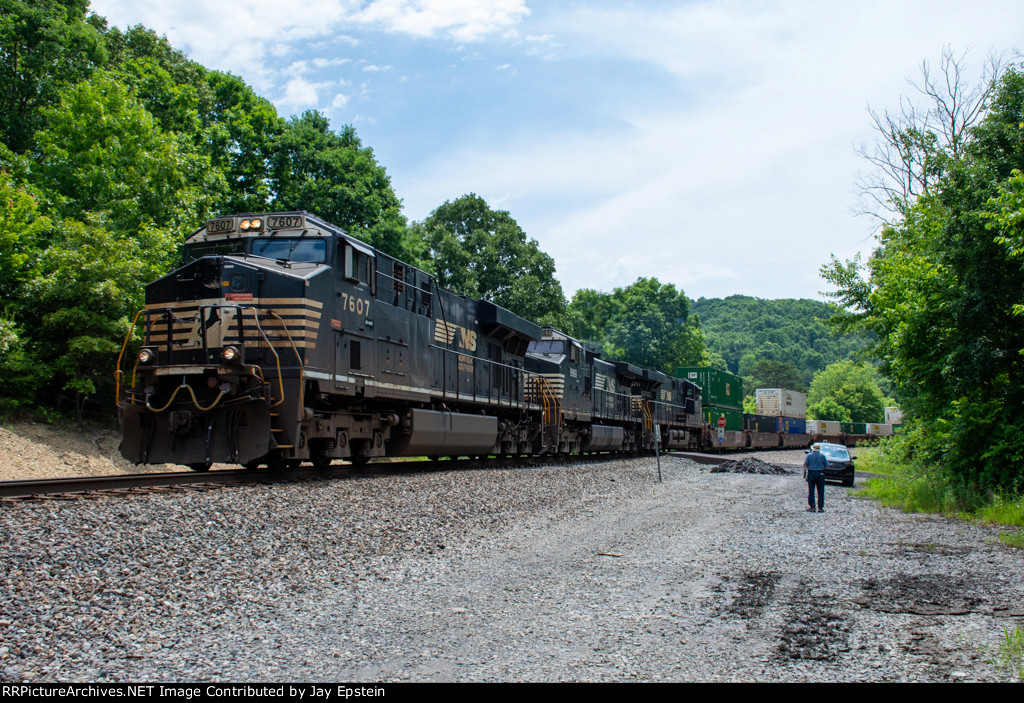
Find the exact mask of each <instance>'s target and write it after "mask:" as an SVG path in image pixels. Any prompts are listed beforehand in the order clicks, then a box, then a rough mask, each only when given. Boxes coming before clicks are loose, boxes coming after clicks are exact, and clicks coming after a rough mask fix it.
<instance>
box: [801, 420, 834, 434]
mask: <svg viewBox="0 0 1024 703" xmlns="http://www.w3.org/2000/svg"><path fill="white" fill-rule="evenodd" d="M842 431H843V430H842V428H841V427H840V426H839V423H838V422H836V421H835V420H808V421H807V432H808V434H818V435H824V436H838V435H839V434H840V433H841V432H842Z"/></svg>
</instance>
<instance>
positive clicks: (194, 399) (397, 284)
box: [115, 212, 703, 471]
mask: <svg viewBox="0 0 1024 703" xmlns="http://www.w3.org/2000/svg"><path fill="white" fill-rule="evenodd" d="M140 318H141V324H142V329H143V337H142V347H141V349H140V350H139V352H138V354H137V355H136V356H135V359H134V361H133V362H132V361H130V360H129V359H127V358H126V356H125V353H126V350H127V348H128V344H129V341H130V338H131V333H130V334H129V337H128V338H126V339H125V344H124V345H123V346H122V351H121V357H120V358H119V359H118V368H117V371H116V373H115V375H116V378H117V383H118V405H119V408H120V411H121V415H122V422H123V439H122V443H121V453H122V455H123V456H124V457H125V458H126V459H128V460H130V461H132V462H134V463H136V464H140V463H143V464H162V463H174V464H184V465H187V466H189V467H191V468H192V469H194V470H197V471H205V470H207V469H209V468H210V466H211V464H213V463H227V464H242V465H245V466H247V467H250V468H252V467H256V466H258V465H261V464H263V465H266V466H268V467H270V468H281V467H284V466H289V465H295V464H298V463H300V462H303V461H308V462H311V463H312V464H313V465H315V466H317V467H326V466H329V465H330V464H331V462H333V461H334V460H341V459H344V460H348V461H351V462H352V463H355V464H364V463H366V462H367V461H368V460H369V459H371V458H373V457H384V456H398V457H401V456H428V457H431V458H438V457H442V456H451V457H457V456H492V455H493V456H513V455H524V454H531V455H535V454H568V453H572V452H646V451H652V450H654V449H655V448H656V447H657V446H660V447H662V448H664V449H680V448H699V447H700V443H701V438H702V430H703V422H702V419H701V407H700V393H699V388H698V387H697V386H696V385H695V384H693V383H691V382H689V381H687V380H685V379H678V378H670V377H668V376H667V375H665V374H663V373H660V372H657V371H651V370H647V369H641V368H639V367H636V366H634V365H632V364H628V363H625V362H614V361H609V360H605V359H602V358H600V355H599V354H598V353H597V352H596V351H595V350H594V349H590V348H587V347H585V346H584V345H582V344H581V343H580V342H578V341H577V340H574V339H572V338H570V337H569V336H567V335H565V334H563V333H561V332H559V331H558V330H555V329H553V328H549V327H545V328H541V327H539V326H538V325H536V324H534V323H532V322H530V321H528V320H525V319H523V318H521V317H519V316H517V315H515V314H513V313H511V312H510V311H508V310H506V309H504V308H502V307H500V306H498V305H495V304H494V303H493V302H490V301H488V300H477V299H474V298H471V297H467V296H464V295H458V294H456V293H454V292H452V291H449V290H446V289H444V288H441V287H439V286H438V285H437V283H436V281H435V279H434V277H433V276H431V275H430V274H428V273H426V272H424V271H421V270H419V269H417V268H416V267H414V266H410V265H408V264H406V263H404V262H402V261H399V260H398V259H395V258H394V257H391V256H388V255H387V254H384V253H382V252H380V251H377V250H375V249H373V248H372V247H370V246H368V245H367V244H365V243H364V242H362V241H360V240H358V239H356V238H354V237H351V236H349V235H348V234H346V233H345V232H344V231H343V230H342V229H341V228H339V227H336V226H334V225H331V224H330V223H327V222H325V221H323V220H321V219H320V218H318V217H316V216H314V215H311V214H309V213H307V212H280V213H269V214H261V215H252V214H240V215H228V216H223V217H217V218H215V219H212V220H210V221H209V222H207V223H206V224H205V225H204V226H203V227H201V228H199V229H198V230H197V231H196V232H195V233H193V234H192V235H191V236H190V237H189V238H188V239H187V240H186V242H185V246H184V251H183V258H182V262H181V265H180V267H179V268H177V269H176V270H174V271H172V272H171V273H169V274H168V275H166V276H164V277H163V278H161V279H159V280H157V281H154V282H153V283H150V284H149V285H148V286H147V287H146V297H145V307H144V309H143V310H140V311H139V313H138V314H137V315H136V323H138V322H139V320H140ZM133 328H134V325H133ZM122 366H123V368H122ZM129 366H130V367H131V368H130V370H129Z"/></svg>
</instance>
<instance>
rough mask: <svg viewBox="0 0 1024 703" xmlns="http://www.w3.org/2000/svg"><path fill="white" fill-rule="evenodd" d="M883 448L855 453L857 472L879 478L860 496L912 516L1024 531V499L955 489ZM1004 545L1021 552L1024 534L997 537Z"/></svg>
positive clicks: (1023, 545) (935, 473) (868, 482)
mask: <svg viewBox="0 0 1024 703" xmlns="http://www.w3.org/2000/svg"><path fill="white" fill-rule="evenodd" d="M887 449H888V448H887V447H886V446H884V445H883V446H882V447H877V448H872V449H866V450H862V451H860V452H858V455H857V471H858V472H860V471H864V472H868V473H873V474H878V478H872V479H868V481H867V482H866V484H865V489H864V492H863V494H864V495H867V496H868V497H870V498H874V499H875V500H877V501H879V502H880V503H881V504H882V505H886V506H890V507H896V508H900V509H902V510H905V511H906V512H912V513H941V514H943V515H946V516H948V517H955V518H960V519H963V520H977V521H980V522H988V523H993V524H997V525H1008V526H1015V527H1019V528H1024V496H1013V495H1005V494H1001V493H989V494H981V493H978V492H974V491H970V490H969V489H966V488H963V487H962V486H956V485H953V484H951V483H950V482H948V481H946V480H945V477H944V476H943V475H942V474H941V472H938V471H927V470H922V469H921V467H919V466H916V465H913V464H910V463H905V462H903V461H901V457H900V454H899V452H896V451H887ZM999 539H1000V541H1002V542H1003V543H1004V544H1006V545H1008V546H1011V547H1017V548H1024V531H1007V532H1005V533H1001V534H1000V535H999Z"/></svg>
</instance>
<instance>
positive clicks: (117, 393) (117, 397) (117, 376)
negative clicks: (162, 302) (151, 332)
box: [114, 308, 146, 406]
mask: <svg viewBox="0 0 1024 703" xmlns="http://www.w3.org/2000/svg"><path fill="white" fill-rule="evenodd" d="M145 311H146V309H145V308H143V309H142V310H139V311H138V312H137V313H135V317H134V318H132V324H131V326H130V327H129V328H128V334H126V335H125V336H124V342H122V343H121V353H120V354H118V355H117V366H115V367H114V405H115V406H116V405H117V404H118V403H120V402H121V377H122V376H124V372H123V371H122V370H121V360H122V359H123V358H124V351H125V349H127V348H128V341H129V340H130V339H131V338H132V335H134V334H135V325H136V324H137V323H138V321H139V315H141V314H142V313H144V312H145ZM138 367H139V364H138V360H136V363H135V368H133V369H132V386H134V385H135V369H137V368H138Z"/></svg>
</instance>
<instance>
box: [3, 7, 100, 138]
mask: <svg viewBox="0 0 1024 703" xmlns="http://www.w3.org/2000/svg"><path fill="white" fill-rule="evenodd" d="M88 7H89V3H88V0H28V1H24V0H0V141H2V142H3V143H4V144H5V145H7V146H8V147H9V148H10V149H12V150H13V151H15V152H18V153H21V152H23V151H26V150H27V149H29V148H30V147H31V145H32V141H33V135H34V134H35V133H36V131H38V130H39V129H41V128H43V126H44V125H45V121H46V116H45V112H44V111H43V108H46V107H51V106H53V105H56V104H57V102H58V100H59V95H60V93H61V91H62V90H63V89H64V88H65V87H66V86H68V85H72V84H75V83H78V82H79V81H81V80H83V79H85V78H87V77H88V76H89V75H91V73H92V72H93V70H94V69H95V68H97V67H98V66H102V65H104V63H105V62H106V60H107V52H106V47H105V44H104V40H103V35H102V31H103V29H104V27H105V22H104V21H103V20H102V19H101V18H97V17H95V16H93V17H88V18H87V17H86V12H87V9H88Z"/></svg>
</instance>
